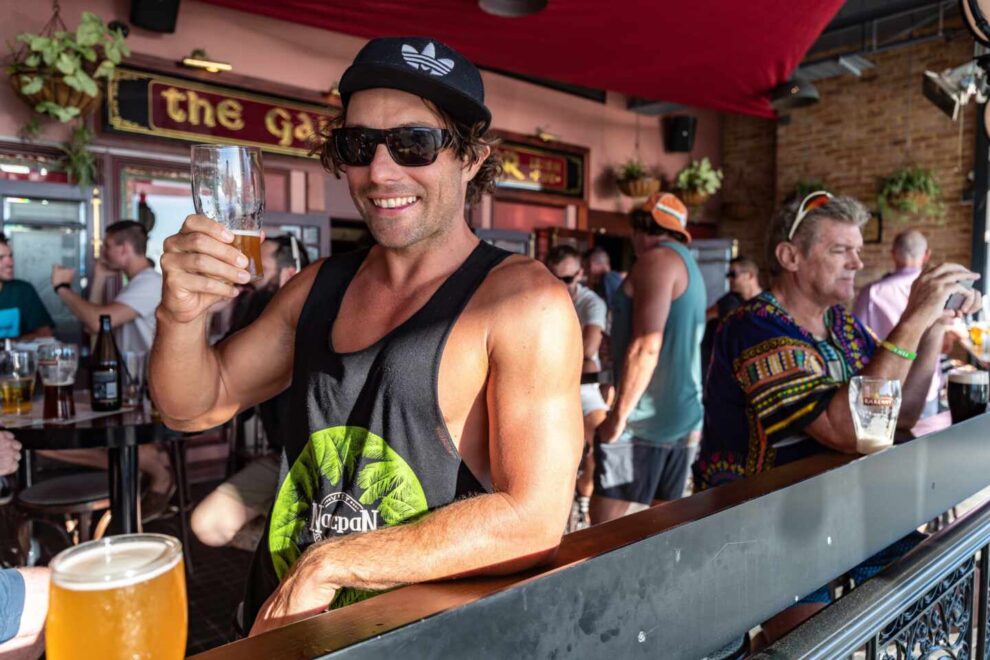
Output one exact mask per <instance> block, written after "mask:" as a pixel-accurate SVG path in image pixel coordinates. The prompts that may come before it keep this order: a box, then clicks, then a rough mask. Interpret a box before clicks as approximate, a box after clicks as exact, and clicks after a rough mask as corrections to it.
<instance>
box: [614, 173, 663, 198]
mask: <svg viewBox="0 0 990 660" xmlns="http://www.w3.org/2000/svg"><path fill="white" fill-rule="evenodd" d="M617 183H618V185H619V191H620V192H622V194H623V195H628V196H629V197H649V196H650V195H652V194H653V193H655V192H658V191H659V190H660V180H659V179H657V178H655V177H652V176H644V177H640V178H638V179H626V180H621V179H620V180H619V181H617Z"/></svg>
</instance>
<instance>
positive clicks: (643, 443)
mask: <svg viewBox="0 0 990 660" xmlns="http://www.w3.org/2000/svg"><path fill="white" fill-rule="evenodd" d="M631 220H632V225H633V247H634V248H635V250H636V263H635V264H634V265H633V267H632V269H631V270H630V271H629V275H628V277H626V279H625V282H623V284H622V286H620V287H619V288H618V290H617V291H616V292H615V297H614V300H613V302H612V334H611V338H612V355H613V357H614V359H615V368H614V372H615V385H616V398H615V402H614V403H613V405H612V409H611V411H610V412H609V414H608V416H607V417H606V418H605V421H604V422H603V423H602V424H601V426H599V427H598V432H597V438H596V440H597V442H596V443H595V493H594V497H593V498H592V500H591V521H592V522H593V523H595V524H597V523H600V522H605V521H608V520H612V519H613V518H618V517H619V516H623V515H626V514H627V513H633V512H634V511H637V510H639V509H642V508H645V507H647V506H650V505H652V504H658V503H660V502H664V501H668V500H674V499H677V498H679V497H682V496H683V494H684V487H685V484H686V482H687V476H688V469H689V467H690V465H691V463H692V461H693V460H694V454H695V452H696V451H697V446H698V442H699V439H700V433H699V431H700V430H701V422H702V409H701V337H702V335H703V333H704V329H705V304H706V301H705V284H704V280H703V278H702V275H701V271H700V270H699V269H698V264H697V263H696V262H695V260H694V257H692V256H691V253H690V251H689V249H688V247H687V243H688V242H690V240H691V235H690V234H689V233H688V231H687V228H686V225H687V208H686V207H685V206H684V203H683V202H681V200H679V199H677V197H675V196H674V195H671V194H670V193H663V194H654V195H652V196H651V197H650V199H649V200H647V202H646V204H644V205H643V206H642V207H640V208H639V209H637V210H635V211H633V213H632V217H631Z"/></svg>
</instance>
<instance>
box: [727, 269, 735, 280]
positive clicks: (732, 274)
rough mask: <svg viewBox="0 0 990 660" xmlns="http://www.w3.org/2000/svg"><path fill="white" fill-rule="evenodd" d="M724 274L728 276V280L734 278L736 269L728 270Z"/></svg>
mask: <svg viewBox="0 0 990 660" xmlns="http://www.w3.org/2000/svg"><path fill="white" fill-rule="evenodd" d="M725 276H726V277H728V278H729V279H730V280H732V279H735V277H736V271H734V270H730V271H729V272H728V273H726V274H725Z"/></svg>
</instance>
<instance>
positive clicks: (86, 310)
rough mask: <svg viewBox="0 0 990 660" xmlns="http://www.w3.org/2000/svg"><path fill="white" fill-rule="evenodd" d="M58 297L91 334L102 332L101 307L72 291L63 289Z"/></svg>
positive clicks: (59, 291)
mask: <svg viewBox="0 0 990 660" xmlns="http://www.w3.org/2000/svg"><path fill="white" fill-rule="evenodd" d="M58 297H59V300H61V301H62V303H63V304H64V305H65V306H66V307H68V308H69V311H70V312H72V315H73V316H75V317H76V318H77V319H79V321H80V322H81V323H82V324H83V327H84V328H86V332H89V333H90V334H93V333H96V332H99V331H100V305H95V304H93V303H91V302H89V301H88V300H86V299H85V298H83V297H82V296H80V295H79V294H78V293H76V292H75V291H73V290H72V289H67V288H61V289H59V290H58Z"/></svg>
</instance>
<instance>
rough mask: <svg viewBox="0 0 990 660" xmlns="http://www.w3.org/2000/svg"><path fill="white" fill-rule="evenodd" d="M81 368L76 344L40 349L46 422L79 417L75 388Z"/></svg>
mask: <svg viewBox="0 0 990 660" xmlns="http://www.w3.org/2000/svg"><path fill="white" fill-rule="evenodd" d="M78 367H79V352H78V351H77V350H76V347H75V346H73V345H72V344H60V343H58V342H54V343H51V344H45V345H44V346H41V347H40V348H39V349H38V371H39V372H40V373H41V384H42V385H44V388H45V408H44V411H43V412H44V418H45V419H71V418H72V417H73V416H74V415H75V414H76V402H75V399H74V398H73V396H72V386H73V385H74V384H75V382H76V369H77V368H78Z"/></svg>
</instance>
